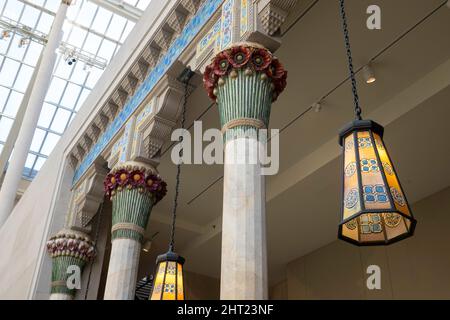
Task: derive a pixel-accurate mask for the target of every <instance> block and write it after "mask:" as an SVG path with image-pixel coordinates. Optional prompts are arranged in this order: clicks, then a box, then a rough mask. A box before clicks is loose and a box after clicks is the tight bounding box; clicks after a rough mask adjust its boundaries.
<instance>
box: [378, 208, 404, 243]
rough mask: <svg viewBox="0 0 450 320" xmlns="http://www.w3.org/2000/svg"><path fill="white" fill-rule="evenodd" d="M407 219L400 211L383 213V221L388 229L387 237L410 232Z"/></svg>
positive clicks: (390, 237)
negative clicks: (406, 222)
mask: <svg viewBox="0 0 450 320" xmlns="http://www.w3.org/2000/svg"><path fill="white" fill-rule="evenodd" d="M405 220H407V219H406V218H404V217H403V216H401V215H400V214H398V213H383V221H384V226H385V230H386V237H387V239H388V240H391V239H394V238H396V237H398V236H400V235H402V234H405V233H408V229H407V227H406V224H405Z"/></svg>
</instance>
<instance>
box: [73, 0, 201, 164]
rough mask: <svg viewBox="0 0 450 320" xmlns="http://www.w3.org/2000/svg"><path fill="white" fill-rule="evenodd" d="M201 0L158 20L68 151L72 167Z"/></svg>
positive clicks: (183, 1)
mask: <svg viewBox="0 0 450 320" xmlns="http://www.w3.org/2000/svg"><path fill="white" fill-rule="evenodd" d="M68 1H69V0H68ZM69 2H70V1H69ZM204 2H205V0H181V1H179V3H178V5H177V6H176V7H175V8H174V10H173V11H172V12H171V13H170V14H169V15H168V16H167V18H166V21H164V22H163V23H162V24H161V26H160V28H159V30H158V31H157V32H156V33H155V34H154V36H153V38H152V39H151V40H150V41H149V43H148V45H147V46H145V48H144V49H143V51H142V52H141V54H140V55H139V57H138V58H137V59H136V62H135V63H134V64H133V65H132V66H131V68H130V72H129V73H128V74H126V75H125V76H124V78H123V79H122V80H121V81H120V82H119V84H118V85H117V87H116V89H115V91H114V92H113V93H112V94H111V96H110V98H109V99H107V100H106V103H105V105H104V106H103V107H102V108H101V110H100V111H99V112H98V114H97V116H96V117H95V118H94V120H93V121H92V123H91V124H90V125H89V127H88V129H87V130H86V133H87V134H83V135H82V136H81V138H80V140H79V141H78V142H77V143H76V144H75V146H74V147H73V149H72V151H71V152H70V154H69V162H70V164H71V165H72V166H73V167H74V169H75V168H77V166H79V165H80V164H81V162H82V161H83V160H84V157H85V156H86V155H87V154H88V152H89V151H90V150H91V148H92V146H93V145H94V144H95V143H96V142H97V141H98V139H99V137H100V136H101V135H102V134H103V133H104V132H105V131H106V129H107V128H108V126H109V125H110V124H111V123H112V121H113V120H114V119H115V117H116V116H117V115H118V114H119V113H120V112H121V111H122V110H123V108H124V106H125V104H126V103H127V102H128V100H129V99H130V98H131V97H132V96H133V95H134V94H135V92H136V90H137V88H138V87H139V86H140V85H141V84H142V82H143V81H144V80H145V79H146V77H147V76H148V74H149V72H150V71H151V70H152V68H154V67H155V66H156V65H157V64H158V62H159V61H160V60H161V59H162V58H163V56H164V53H165V52H166V51H167V50H168V49H169V47H170V46H171V45H172V43H173V41H174V40H175V39H176V37H177V35H178V34H179V33H180V32H181V31H182V30H183V28H184V27H185V26H186V24H187V23H188V22H189V20H190V19H191V18H192V17H193V16H194V15H195V14H196V13H197V11H198V9H199V8H200V7H201V5H202V4H203V3H204Z"/></svg>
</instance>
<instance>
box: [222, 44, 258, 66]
mask: <svg viewBox="0 0 450 320" xmlns="http://www.w3.org/2000/svg"><path fill="white" fill-rule="evenodd" d="M224 53H225V54H226V55H227V58H228V61H229V62H230V64H231V65H232V66H233V67H234V68H242V67H243V66H245V65H246V64H247V63H248V61H249V60H250V57H251V54H252V52H251V50H250V49H249V48H248V47H244V46H239V47H233V48H231V49H230V50H229V51H225V52H224Z"/></svg>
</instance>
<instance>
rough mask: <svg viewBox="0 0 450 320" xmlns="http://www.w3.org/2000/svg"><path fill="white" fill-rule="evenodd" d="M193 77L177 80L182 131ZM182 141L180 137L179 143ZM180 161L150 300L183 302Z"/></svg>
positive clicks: (188, 74)
mask: <svg viewBox="0 0 450 320" xmlns="http://www.w3.org/2000/svg"><path fill="white" fill-rule="evenodd" d="M193 75H194V72H193V71H191V69H190V68H186V69H185V70H184V71H183V73H182V74H181V75H180V77H179V78H178V81H180V82H181V83H184V85H185V88H184V90H185V92H184V93H185V95H184V102H183V109H182V113H181V128H182V129H184V127H185V121H186V104H187V96H188V88H189V80H190V79H191V77H192V76H193ZM182 141H183V137H180V140H179V142H180V143H181V142H182ZM181 158H183V149H181V151H180V159H181ZM180 176H181V160H180V163H178V164H177V174H176V183H175V197H174V201H173V208H172V231H171V234H170V244H169V252H167V253H166V254H163V255H160V256H158V258H157V259H156V275H155V277H154V279H155V282H154V283H153V289H152V294H151V295H150V300H184V299H185V295H184V281H183V265H184V258H183V257H181V256H179V255H178V254H176V253H175V252H174V248H175V223H176V218H177V207H178V195H179V190H180Z"/></svg>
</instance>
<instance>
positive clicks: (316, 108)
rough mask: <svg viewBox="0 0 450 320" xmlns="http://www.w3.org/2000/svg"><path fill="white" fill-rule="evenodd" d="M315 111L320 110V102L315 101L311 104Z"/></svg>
mask: <svg viewBox="0 0 450 320" xmlns="http://www.w3.org/2000/svg"><path fill="white" fill-rule="evenodd" d="M311 107H312V108H313V110H314V112H315V113H319V112H320V111H322V104H321V103H320V102H316V103H314V104H313V105H312V106H311Z"/></svg>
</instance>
